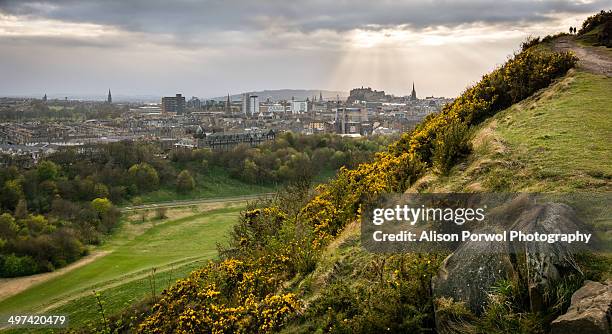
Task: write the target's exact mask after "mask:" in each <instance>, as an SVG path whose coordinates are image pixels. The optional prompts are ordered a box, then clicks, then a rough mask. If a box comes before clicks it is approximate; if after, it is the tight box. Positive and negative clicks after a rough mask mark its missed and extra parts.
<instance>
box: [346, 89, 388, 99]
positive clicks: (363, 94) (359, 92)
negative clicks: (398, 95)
mask: <svg viewBox="0 0 612 334" xmlns="http://www.w3.org/2000/svg"><path fill="white" fill-rule="evenodd" d="M386 98H387V95H386V94H385V91H384V90H380V91H379V90H373V89H372V88H370V87H367V88H363V87H361V88H355V89H351V91H350V94H349V97H348V100H347V102H348V103H352V102H355V101H384V100H385V99H386Z"/></svg>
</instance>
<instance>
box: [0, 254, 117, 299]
mask: <svg viewBox="0 0 612 334" xmlns="http://www.w3.org/2000/svg"><path fill="white" fill-rule="evenodd" d="M108 253H110V252H108V251H98V252H93V253H91V254H90V255H88V256H86V257H84V258H81V259H79V260H78V261H76V262H73V263H71V264H70V265H68V266H66V267H63V268H61V269H58V270H55V271H52V272H48V273H42V274H36V275H31V276H25V277H16V278H2V279H0V300H4V299H6V298H9V297H11V296H13V295H16V294H18V293H20V292H21V291H24V290H26V289H29V288H30V287H32V286H34V285H37V284H40V283H42V282H45V281H47V280H50V279H52V278H54V277H57V276H61V275H63V274H65V273H67V272H69V271H71V270H74V269H76V268H79V267H82V266H84V265H86V264H88V263H91V262H93V261H95V260H96V259H99V258H101V257H103V256H105V255H107V254H108Z"/></svg>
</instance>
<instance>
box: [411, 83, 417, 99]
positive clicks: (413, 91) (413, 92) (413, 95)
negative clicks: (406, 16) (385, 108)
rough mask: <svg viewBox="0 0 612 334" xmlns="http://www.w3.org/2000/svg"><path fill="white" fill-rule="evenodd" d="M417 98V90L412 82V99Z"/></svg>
mask: <svg viewBox="0 0 612 334" xmlns="http://www.w3.org/2000/svg"><path fill="white" fill-rule="evenodd" d="M416 99H417V96H416V90H414V82H412V93H410V100H412V101H416Z"/></svg>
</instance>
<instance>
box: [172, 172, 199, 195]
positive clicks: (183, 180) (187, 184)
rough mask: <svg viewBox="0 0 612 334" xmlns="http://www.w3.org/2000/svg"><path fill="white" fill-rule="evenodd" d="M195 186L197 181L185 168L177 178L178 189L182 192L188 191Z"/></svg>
mask: <svg viewBox="0 0 612 334" xmlns="http://www.w3.org/2000/svg"><path fill="white" fill-rule="evenodd" d="M194 188H195V181H194V180H193V177H192V176H191V173H189V171H188V170H183V171H182V172H180V173H179V175H178V176H177V178H176V189H177V191H178V192H180V193H188V192H190V191H192V190H193V189H194Z"/></svg>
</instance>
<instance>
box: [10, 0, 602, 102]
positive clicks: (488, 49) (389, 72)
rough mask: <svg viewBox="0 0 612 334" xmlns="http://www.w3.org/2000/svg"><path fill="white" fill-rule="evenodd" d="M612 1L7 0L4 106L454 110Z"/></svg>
mask: <svg viewBox="0 0 612 334" xmlns="http://www.w3.org/2000/svg"><path fill="white" fill-rule="evenodd" d="M610 7H612V0H593V1H587V0H581V1H579V0H574V1H557V0H535V1H534V0H531V1H523V0H506V1H495V0H494V1H484V0H429V1H408V0H406V1H389V0H376V1H372V0H368V1H364V0H352V1H347V0H334V1H329V0H328V1H323V0H303V1H288V0H243V1H236V0H184V1H166V0H105V1H91V0H58V1H44V0H38V1H29V0H0V96H18V95H34V96H37V95H42V94H45V93H47V94H49V95H50V96H53V95H58V96H71V95H72V96H77V95H97V96H100V98H104V97H105V95H106V92H107V91H108V89H109V88H110V89H111V90H112V92H113V95H115V96H118V95H123V96H135V95H152V96H164V95H174V94H175V93H183V94H184V95H186V96H199V97H213V96H223V95H226V94H228V93H231V94H237V93H241V92H245V91H257V90H264V89H283V88H287V89H326V90H342V91H348V90H350V89H351V88H355V87H361V86H365V87H372V88H373V89H378V90H385V91H386V92H387V93H391V94H395V95H398V96H401V95H408V94H409V93H410V90H411V88H412V83H413V82H414V83H415V85H416V89H417V93H418V95H420V96H421V97H422V96H431V95H434V96H446V97H453V96H457V95H458V94H460V93H461V91H463V90H464V89H465V88H466V87H468V86H469V85H471V84H473V83H474V82H476V81H478V79H479V78H480V77H481V76H482V75H483V74H484V73H486V72H488V71H490V70H491V69H493V68H494V67H495V66H498V65H500V64H502V63H503V62H504V61H505V60H506V59H507V58H508V57H509V56H510V55H511V54H512V53H513V52H514V51H516V50H517V49H518V48H519V45H520V42H521V41H523V40H525V39H526V38H527V37H528V36H538V35H540V36H544V35H547V34H550V33H556V32H561V31H563V32H565V31H567V30H568V29H569V27H570V26H577V27H578V28H579V27H580V25H581V22H582V21H583V20H584V19H585V18H586V17H587V16H589V15H591V14H593V13H595V12H597V11H599V10H601V9H610Z"/></svg>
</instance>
